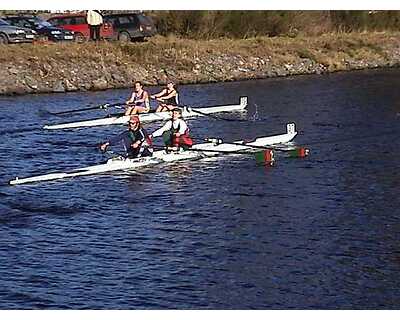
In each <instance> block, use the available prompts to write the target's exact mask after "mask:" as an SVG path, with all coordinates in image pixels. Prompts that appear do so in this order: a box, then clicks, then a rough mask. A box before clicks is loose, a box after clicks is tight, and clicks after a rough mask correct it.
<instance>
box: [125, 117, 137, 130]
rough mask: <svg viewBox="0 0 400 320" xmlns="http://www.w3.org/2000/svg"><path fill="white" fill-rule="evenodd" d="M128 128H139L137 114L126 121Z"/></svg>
mask: <svg viewBox="0 0 400 320" xmlns="http://www.w3.org/2000/svg"><path fill="white" fill-rule="evenodd" d="M128 127H129V130H137V129H139V128H140V119H139V117H138V116H136V115H134V116H131V117H130V118H129V121H128Z"/></svg>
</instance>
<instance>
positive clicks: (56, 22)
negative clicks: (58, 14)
mask: <svg viewBox="0 0 400 320" xmlns="http://www.w3.org/2000/svg"><path fill="white" fill-rule="evenodd" d="M48 21H49V22H50V23H51V24H52V25H53V26H59V25H63V24H64V21H63V19H60V18H56V19H49V20H48Z"/></svg>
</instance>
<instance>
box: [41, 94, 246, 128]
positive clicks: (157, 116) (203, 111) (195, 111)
mask: <svg viewBox="0 0 400 320" xmlns="http://www.w3.org/2000/svg"><path fill="white" fill-rule="evenodd" d="M246 106H247V97H240V103H239V104H233V105H224V106H213V107H204V108H192V107H183V110H182V116H183V117H184V118H191V117H196V116H205V115H207V114H211V113H218V112H232V111H243V110H244V109H245V108H246ZM139 118H140V120H141V121H142V122H151V121H158V120H168V119H170V118H171V113H170V112H151V113H144V114H140V115H139ZM128 120H129V116H123V115H122V116H116V117H106V118H100V119H92V120H85V121H79V122H68V123H60V124H53V125H45V126H44V127H43V129H46V130H55V129H72V128H82V127H95V126H106V125H113V124H125V123H127V122H128Z"/></svg>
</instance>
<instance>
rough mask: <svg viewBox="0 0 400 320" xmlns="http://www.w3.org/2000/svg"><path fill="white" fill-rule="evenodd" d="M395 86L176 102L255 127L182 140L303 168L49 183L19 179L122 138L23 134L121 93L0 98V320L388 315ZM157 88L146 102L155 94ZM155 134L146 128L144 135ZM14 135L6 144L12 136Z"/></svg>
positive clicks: (397, 240)
mask: <svg viewBox="0 0 400 320" xmlns="http://www.w3.org/2000/svg"><path fill="white" fill-rule="evenodd" d="M399 79H400V70H383V71H367V72H365V71H362V72H353V73H342V74H333V75H324V76H307V77H295V78H286V79H272V80H271V79H269V80H257V81H246V82H236V83H225V84H209V85H190V86H182V87H181V88H180V89H181V95H182V97H183V102H184V103H186V104H189V105H193V106H196V105H200V106H204V105H216V104H233V103H237V102H238V100H239V96H241V95H247V96H248V97H249V107H248V112H247V114H243V115H240V114H236V115H235V114H230V115H224V116H225V117H230V118H239V117H241V118H244V119H247V118H248V119H251V118H252V117H253V116H254V115H255V114H256V113H258V119H260V120H259V121H256V122H251V121H250V122H248V123H243V122H224V121H217V120H213V119H206V118H197V119H192V120H190V121H189V124H190V126H191V128H192V133H193V134H194V135H195V136H197V137H204V136H218V137H221V138H223V139H226V140H234V139H241V138H254V137H256V136H263V135H270V134H278V133H283V132H284V131H285V124H286V123H287V122H291V121H294V122H295V123H296V125H297V128H298V130H299V131H300V134H299V136H298V137H297V138H296V139H295V142H296V143H297V144H299V145H307V146H309V147H310V148H311V151H312V153H311V156H310V157H309V158H307V159H289V158H286V157H285V156H284V155H282V154H277V156H276V157H277V164H276V166H274V167H262V166H256V164H255V161H254V159H253V158H252V157H251V156H234V157H221V158H218V159H212V160H208V161H198V162H183V163H179V164H172V165H163V166H157V167H152V168H147V169H143V170H141V171H140V172H136V173H120V174H107V175H102V176H95V177H81V178H75V179H70V180H64V181H56V182H46V183H38V184H32V185H23V186H13V187H12V186H8V185H7V182H8V181H9V180H10V179H13V178H14V177H15V176H16V175H18V176H20V177H24V176H30V175H33V174H38V173H46V172H48V171H54V170H70V169H73V168H77V167H82V166H86V165H92V164H96V163H100V162H102V161H104V160H105V158H104V155H102V154H100V153H99V152H98V151H97V150H96V149H95V148H94V145H95V144H96V143H98V142H100V141H103V140H105V139H107V138H108V137H110V136H112V135H113V134H116V133H118V132H120V131H121V130H122V129H123V128H122V127H116V126H113V127H99V128H89V129H81V130H70V131H51V132H45V131H41V130H32V131H30V132H28V131H22V132H20V131H19V129H25V128H27V127H30V126H31V127H32V128H35V127H40V126H42V125H43V124H46V123H54V122H64V121H67V120H78V119H84V118H88V117H89V118H92V117H96V116H99V115H101V114H102V113H101V112H97V111H96V112H92V113H88V114H76V115H74V116H71V117H68V118H54V117H48V116H45V115H44V114H43V113H42V112H41V111H40V110H43V109H47V110H52V111H61V110H68V109H73V108H77V107H85V106H86V105H87V104H88V103H92V104H100V103H104V102H107V101H109V102H115V101H120V100H124V99H126V98H127V97H128V95H129V93H130V91H129V90H112V91H106V92H98V93H69V94H52V95H31V96H23V97H1V98H0V105H1V112H0V132H1V143H0V174H1V177H0V185H1V186H0V248H1V249H0V308H1V309H103V308H105V309H313V308H318V309H321V308H323V309H369V308H372V309H376V308H378V309H399V308H400V289H399V288H400V276H399V274H400V249H399V248H400V217H399V214H400V209H399V208H400V198H399V185H400V173H399V167H400V142H399V139H398V136H399V133H400V128H399V123H400V90H399V88H400V86H399V84H400V81H399ZM158 89H159V88H155V87H152V88H149V90H150V91H151V92H156V91H157V90H158ZM159 125H160V123H158V124H157V123H153V124H151V125H149V126H148V128H149V130H150V131H151V130H153V129H155V128H156V127H158V126H159ZM13 129H16V130H15V131H14V132H12V130H13Z"/></svg>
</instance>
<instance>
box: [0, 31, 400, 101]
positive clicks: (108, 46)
mask: <svg viewBox="0 0 400 320" xmlns="http://www.w3.org/2000/svg"><path fill="white" fill-rule="evenodd" d="M399 36H400V33H399V32H381V33H350V34H324V35H321V36H318V37H296V38H288V37H276V38H268V37H258V38H251V39H246V40H231V39H219V40H208V41H195V40H188V39H179V38H174V37H167V38H165V37H160V36H157V37H154V38H151V39H149V40H148V41H147V42H144V43H129V44H121V43H118V42H100V43H84V44H76V43H73V44H64V43H55V44H22V45H7V46H6V45H4V46H0V95H1V96H11V95H24V94H31V93H60V92H73V91H99V90H107V89H122V88H131V87H132V81H135V80H140V81H142V82H143V83H144V84H145V85H162V84H165V82H166V81H167V79H171V80H173V81H175V82H176V83H177V84H178V85H179V84H195V83H213V82H228V81H241V80H251V79H266V78H274V77H287V76H295V75H310V74H325V73H334V72H338V71H352V70H363V69H377V68H394V67H399V66H400V41H399V40H398V39H400V37H399Z"/></svg>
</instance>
